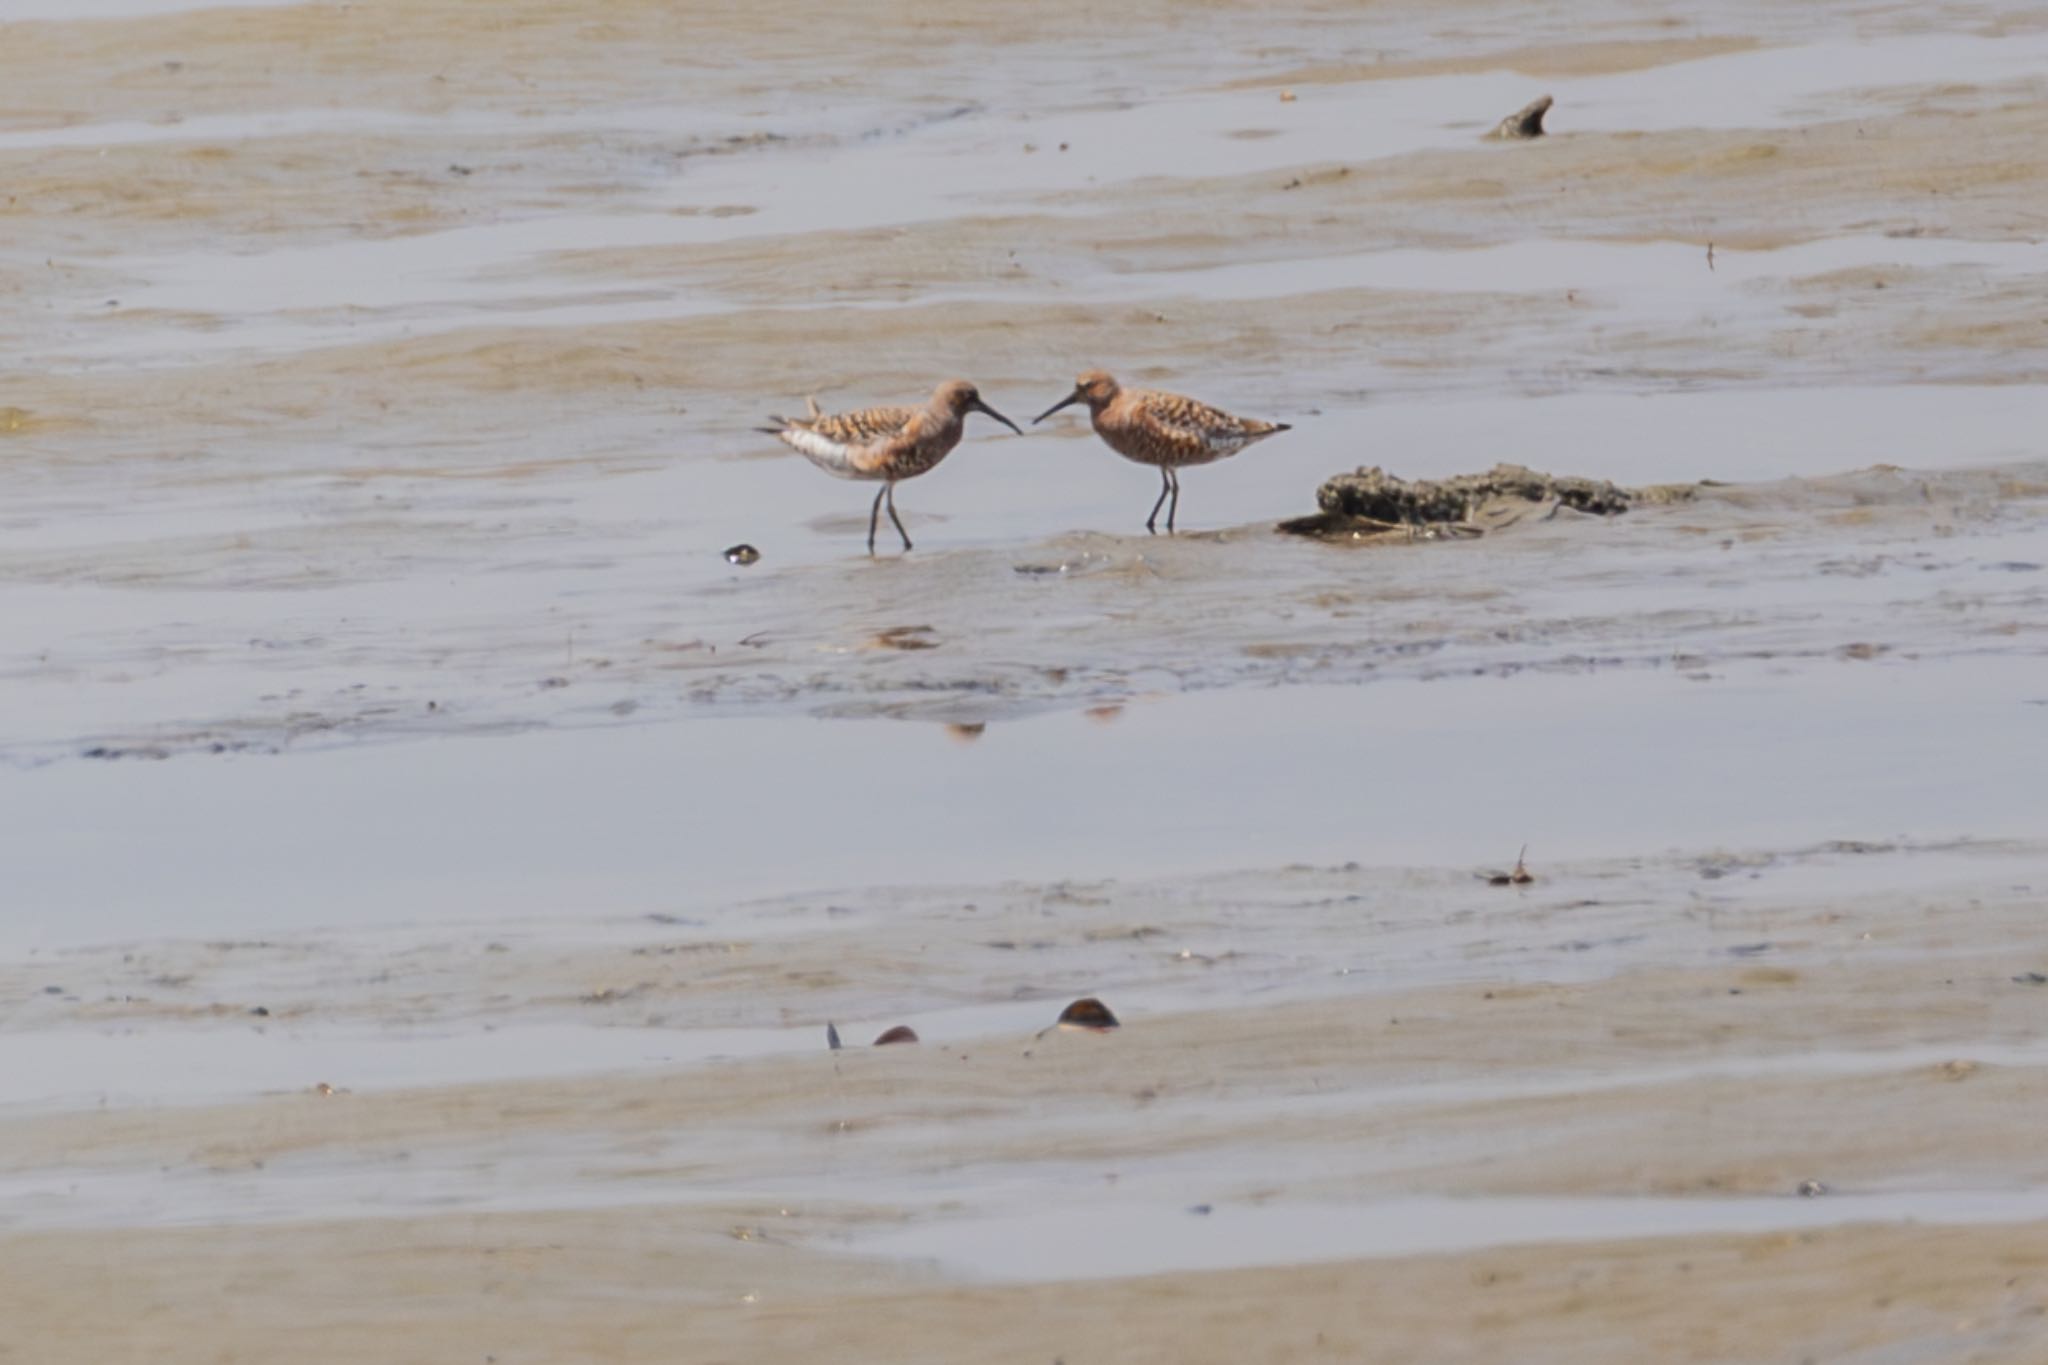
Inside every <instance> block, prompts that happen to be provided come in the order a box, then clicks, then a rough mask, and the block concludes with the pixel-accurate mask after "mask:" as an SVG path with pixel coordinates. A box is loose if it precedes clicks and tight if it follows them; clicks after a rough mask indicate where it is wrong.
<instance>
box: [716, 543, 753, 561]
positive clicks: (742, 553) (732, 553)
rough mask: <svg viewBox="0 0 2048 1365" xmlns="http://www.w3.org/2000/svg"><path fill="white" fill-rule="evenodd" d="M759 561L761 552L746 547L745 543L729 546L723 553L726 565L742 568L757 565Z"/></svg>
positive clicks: (751, 547) (749, 546) (748, 546)
mask: <svg viewBox="0 0 2048 1365" xmlns="http://www.w3.org/2000/svg"><path fill="white" fill-rule="evenodd" d="M760 559H761V552H760V551H759V550H757V549H755V548H754V547H753V546H751V545H747V544H745V543H742V544H739V545H734V546H731V547H729V548H728V549H727V550H726V552H725V562H726V563H728V564H739V565H743V566H744V565H747V564H756V563H759V562H760Z"/></svg>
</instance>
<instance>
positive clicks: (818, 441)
mask: <svg viewBox="0 0 2048 1365" xmlns="http://www.w3.org/2000/svg"><path fill="white" fill-rule="evenodd" d="M776 434H777V435H778V436H780V437H781V438H782V443H783V444H784V445H786V446H788V447H789V448H790V449H791V450H794V451H796V452H797V453H798V454H799V455H802V456H803V457H804V458H805V459H807V460H809V461H810V462H811V463H812V464H814V465H816V466H817V467H818V468H820V469H822V470H824V471H825V472H826V473H827V474H837V475H838V476H839V477H840V478H842V479H857V478H859V477H861V474H860V471H859V470H857V469H855V468H854V467H853V461H852V458H851V457H852V454H853V447H852V446H849V445H847V444H845V443H844V442H842V441H835V440H833V439H832V438H831V437H829V436H823V435H820V434H819V433H818V432H815V431H812V430H810V429H809V428H807V427H799V426H789V427H784V428H783V429H782V430H781V431H780V432H778V433H776Z"/></svg>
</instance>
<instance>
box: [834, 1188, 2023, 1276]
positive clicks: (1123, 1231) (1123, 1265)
mask: <svg viewBox="0 0 2048 1365" xmlns="http://www.w3.org/2000/svg"><path fill="white" fill-rule="evenodd" d="M1196 1210H1200V1212H1196ZM2043 1217H2048V1190H1985V1191H1946V1190H1944V1191H1928V1192H1919V1191H1915V1192H1911V1193H1899V1194H1870V1195H1849V1196H1839V1197H1835V1198H1831V1199H1799V1198H1796V1197H1790V1196H1788V1197H1784V1198H1778V1199H1717V1200H1684V1199H1627V1200H1622V1199H1497V1200H1489V1199H1407V1200H1392V1201H1388V1202H1387V1203H1384V1204H1367V1205H1363V1206H1360V1207H1357V1208H1329V1207H1326V1206H1314V1207H1303V1208H1284V1207H1279V1208H1276V1207H1267V1208H1230V1207H1228V1206H1220V1207H1214V1208H1213V1209H1212V1208H1211V1206H1208V1205H1195V1206H1192V1207H1184V1208H1158V1207H1153V1208H1145V1207H1138V1208H1128V1209H1102V1208H1092V1209H1086V1210H1074V1211H1071V1212H1067V1213H1060V1214H1042V1213H1041V1214H1021V1215H1018V1216H1016V1217H1012V1218H1000V1219H998V1218H991V1219H986V1220H981V1221H976V1222H962V1223H955V1224H944V1223H939V1224H933V1225H928V1226H924V1227H920V1228H918V1229H916V1230H914V1231H908V1232H900V1233H883V1234H878V1235H875V1236H872V1237H868V1238H864V1239H858V1240H856V1241H855V1242H854V1245H855V1246H857V1247H859V1248H860V1249H861V1250H863V1251H866V1252H869V1253H872V1254H879V1255H891V1256H905V1257H916V1258H920V1259H931V1260H935V1261H937V1262H938V1263H939V1264H940V1265H941V1266H942V1267H944V1268H946V1269H948V1270H952V1271H955V1272H958V1273H964V1274H967V1275H970V1276H973V1277H974V1278H977V1279H985V1280H1046V1279H1061V1280H1065V1279H1074V1280H1086V1279H1094V1278H1096V1277H1101V1276H1126V1275H1155V1274H1161V1273H1164V1272H1167V1271H1175V1270H1220V1269H1227V1268H1233V1267H1238V1266H1254V1265H1288V1264H1300V1263H1304V1262H1312V1261H1322V1260H1354V1259H1360V1258H1380V1257H1400V1256H1428V1255H1442V1254H1445V1253H1449V1252H1466V1251H1476V1250H1480V1249H1484V1248H1492V1247H1504V1246H1514V1245H1528V1244H1544V1245H1565V1244H1570V1243H1573V1242H1601V1241H1636V1240H1640V1239H1644V1238H1656V1237H1702V1236H1712V1235H1724V1234H1752V1235H1754V1234H1759V1233H1786V1232H1797V1231H1802V1230H1807V1229H1814V1228H1830V1227H1841V1226H1843V1225H1845V1224H1865V1223H1899V1222H1911V1223H1924V1224H1931V1225H1937V1226H1970V1225H1978V1224H1987V1223H1990V1224H1995V1223H2028V1222H2033V1221H2036V1220H2039V1219H2041V1218H2043Z"/></svg>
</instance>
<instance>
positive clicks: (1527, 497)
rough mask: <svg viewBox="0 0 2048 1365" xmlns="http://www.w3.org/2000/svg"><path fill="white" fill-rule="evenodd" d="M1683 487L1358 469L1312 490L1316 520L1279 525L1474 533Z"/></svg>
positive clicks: (1327, 534)
mask: <svg viewBox="0 0 2048 1365" xmlns="http://www.w3.org/2000/svg"><path fill="white" fill-rule="evenodd" d="M1692 495H1693V490H1692V489H1691V488H1690V487H1687V486H1684V485H1667V486H1663V487H1655V488H1623V487H1621V486H1619V485H1617V484H1612V483H1608V482H1606V481H1605V480H1603V479H1581V478H1573V477H1569V476H1553V475H1550V474H1540V473H1538V472H1537V471H1535V470H1533V469H1525V468H1523V467H1522V466H1521V465H1514V464H1502V465H1495V466H1494V467H1493V468H1492V469H1490V470H1488V471H1487V472H1486V473H1484V474H1459V475H1456V476H1455V477H1452V478H1448V479H1417V480H1414V481H1413V482H1411V481H1409V480H1407V479H1398V478H1395V477H1394V476H1393V475H1392V474H1389V473H1387V472H1386V471H1385V470H1383V469H1379V468H1377V467H1375V468H1369V469H1360V470H1357V471H1356V472H1354V473H1350V474H1338V475H1336V476H1335V477H1333V478H1330V479H1328V480H1325V481H1324V483H1323V486H1322V487H1321V488H1319V489H1317V490H1316V503H1317V505H1318V506H1319V507H1321V508H1322V511H1320V512H1318V513H1317V514H1316V515H1314V516H1310V517H1296V518H1295V519H1294V520H1292V521H1283V522H1281V523H1280V529H1281V530H1283V531H1286V532H1288V533H1290V534H1292V535H1298V536H1317V537H1321V538H1323V539H1330V540H1337V539H1342V540H1356V539H1364V538H1366V537H1368V536H1373V535H1377V534H1379V533H1386V532H1393V533H1397V534H1398V535H1400V536H1402V537H1403V538H1406V539H1415V538H1417V534H1418V533H1422V534H1424V535H1427V536H1480V535H1484V534H1486V533H1487V532H1488V531H1497V530H1500V529H1502V528H1504V527H1506V526H1510V525H1513V524H1514V523H1515V522H1517V521H1521V520H1524V519H1525V518H1527V517H1528V516H1529V515H1531V514H1535V515H1538V516H1540V517H1542V518H1545V519H1548V518H1549V517H1553V516H1555V515H1557V513H1558V511H1559V510H1560V509H1565V510H1569V511H1573V512H1581V513H1585V514H1587V515H1589V516H1602V517H1609V516H1616V515H1619V514H1620V513H1622V512H1626V511H1627V510H1628V509H1629V508H1630V507H1631V506H1632V505H1634V504H1636V503H1665V502H1683V501H1685V500H1687V499H1689V498H1691V497H1692Z"/></svg>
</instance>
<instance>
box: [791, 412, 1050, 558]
mask: <svg viewBox="0 0 2048 1365" xmlns="http://www.w3.org/2000/svg"><path fill="white" fill-rule="evenodd" d="M810 409H811V415H810V416H808V417H771V418H769V419H768V420H769V421H771V422H773V423H774V424H775V425H774V426H768V427H760V428H758V430H760V431H763V432H766V433H767V434H768V435H770V436H773V437H776V438H777V439H779V440H780V441H781V442H782V443H783V444H784V445H786V446H788V447H789V448H790V449H791V450H794V451H796V452H797V453H798V454H800V455H802V456H803V457H804V458H805V459H807V460H809V461H810V462H811V463H812V464H814V465H816V466H817V467H818V468H820V469H822V470H824V471H825V472H826V473H827V474H832V475H836V476H837V477H839V478H842V479H867V480H870V481H875V480H879V481H880V482H881V484H882V491H881V492H879V493H877V494H875V505H874V506H873V507H871V508H869V509H868V553H869V554H873V553H874V552H875V528H876V526H877V525H878V524H879V521H880V518H881V515H882V506H883V504H884V503H886V504H887V505H888V508H889V520H890V521H892V522H894V523H895V525H896V534H897V535H899V536H902V537H903V548H904V549H905V550H908V549H909V548H910V533H909V532H908V531H906V530H904V529H903V519H902V518H901V517H899V516H897V515H896V484H897V482H898V481H899V480H902V479H912V478H916V477H917V476H918V475H919V474H922V473H924V472H925V471H926V470H928V469H930V468H931V467H932V466H933V465H936V464H937V463H938V462H939V461H941V460H943V459H945V458H946V456H947V455H948V454H949V453H951V451H952V449H953V447H954V446H956V445H959V444H960V432H961V428H962V427H963V426H964V425H965V423H966V421H967V414H968V413H970V412H982V413H987V414H988V415H989V416H990V417H993V418H995V419H996V420H997V421H998V422H1001V423H1002V424H1003V425H1004V426H1006V427H1008V428H1009V429H1010V430H1012V431H1014V432H1016V433H1017V434H1018V435H1019V436H1021V435H1023V434H1024V433H1023V430H1022V429H1021V428H1019V427H1018V425H1017V424H1016V423H1015V422H1012V421H1011V420H1010V419H1009V418H1007V417H1005V416H1003V415H1002V414H1001V413H1000V412H997V411H996V410H995V409H994V408H992V407H990V406H989V405H988V404H986V403H984V402H982V401H981V394H980V392H979V391H978V390H976V389H975V387H974V385H972V384H970V383H968V382H967V381H966V380H964V379H951V380H948V381H946V382H945V383H943V384H941V385H939V387H938V388H937V389H935V390H934V391H933V392H932V396H931V401H929V402H927V403H926V404H925V405H924V406H922V407H915V408H910V407H904V408H863V409H861V410H860V411H859V412H841V413H833V414H830V415H828V414H825V413H821V412H819V411H818V405H817V403H816V402H812V403H811V404H810Z"/></svg>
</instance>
